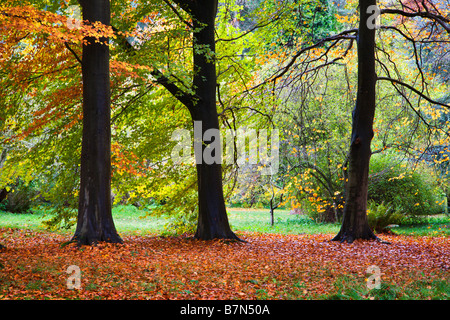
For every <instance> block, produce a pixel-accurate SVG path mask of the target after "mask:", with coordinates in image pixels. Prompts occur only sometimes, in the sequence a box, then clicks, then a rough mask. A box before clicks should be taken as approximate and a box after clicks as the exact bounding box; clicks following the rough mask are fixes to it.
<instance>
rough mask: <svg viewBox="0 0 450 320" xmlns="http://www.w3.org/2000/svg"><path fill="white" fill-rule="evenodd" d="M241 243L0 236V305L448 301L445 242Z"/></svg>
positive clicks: (254, 238) (250, 236)
mask: <svg viewBox="0 0 450 320" xmlns="http://www.w3.org/2000/svg"><path fill="white" fill-rule="evenodd" d="M237 234H238V236H240V237H241V238H242V239H244V240H246V241H247V242H229V241H220V240H217V241H199V240H194V239H192V238H191V237H161V236H158V235H156V234H145V235H133V234H131V233H128V234H126V235H124V236H123V240H124V244H122V245H112V244H99V245H97V246H94V247H81V248H78V247H76V246H75V245H73V244H69V245H66V246H61V244H62V243H64V241H67V240H68V239H67V234H61V233H51V232H48V231H42V230H30V229H22V228H13V227H0V243H1V244H3V245H5V246H6V249H2V250H1V251H0V299H189V300H191V299H277V300H278V299H371V300H372V299H450V241H449V240H450V238H449V237H448V236H445V235H444V236H434V237H430V236H408V235H386V236H383V239H384V240H387V241H389V242H391V244H383V243H379V242H373V241H371V242H367V241H356V242H354V243H352V244H342V243H338V242H330V241H329V240H330V238H331V236H332V234H330V233H328V234H327V233H320V234H280V233H261V232H249V231H239V232H237ZM71 265H76V266H78V268H79V270H80V271H81V274H80V280H81V284H80V285H81V286H80V288H79V289H69V288H68V285H69V286H70V285H73V284H76V282H74V277H75V273H67V269H68V267H69V266H71ZM370 266H375V267H372V269H370V268H369V267H370ZM377 283H379V284H380V287H379V288H373V289H369V287H368V284H369V286H370V285H376V284H377Z"/></svg>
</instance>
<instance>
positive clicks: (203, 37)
mask: <svg viewBox="0 0 450 320" xmlns="http://www.w3.org/2000/svg"><path fill="white" fill-rule="evenodd" d="M178 2H183V1H178ZM186 3H187V4H189V5H188V6H186ZM186 3H185V4H184V6H183V8H186V9H187V10H189V11H190V14H191V15H192V20H193V30H194V31H193V41H194V43H193V45H194V79H193V86H194V90H195V97H196V101H194V103H193V105H192V107H191V108H190V112H191V115H192V119H193V120H194V121H201V122H202V137H203V134H204V132H205V131H206V130H208V129H217V130H218V129H219V118H218V114H217V109H216V83H217V75H216V65H215V56H214V54H215V34H214V24H215V17H216V13H217V4H218V1H217V0H201V1H200V0H198V1H186ZM207 143H208V142H203V143H202V148H201V150H202V155H203V150H204V149H205V148H206V144H207ZM197 183H198V210H199V214H198V224H197V231H196V233H195V237H196V238H198V239H202V240H209V239H236V240H238V239H239V238H238V237H237V236H236V235H235V234H234V233H233V232H232V231H231V228H230V225H229V222H228V216H227V211H226V207H225V199H224V196H223V186H222V165H221V164H220V163H213V164H207V163H205V161H204V160H203V161H201V163H200V164H197Z"/></svg>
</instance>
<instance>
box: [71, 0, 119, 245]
mask: <svg viewBox="0 0 450 320" xmlns="http://www.w3.org/2000/svg"><path fill="white" fill-rule="evenodd" d="M80 4H81V7H82V14H83V19H84V20H87V21H88V22H89V23H95V22H101V23H102V24H103V25H106V26H108V25H109V24H110V3H109V0H95V1H88V0H86V1H83V0H80ZM81 63H82V73H83V136H82V149H81V179H80V193H79V208H78V221H77V228H76V230H75V234H74V236H73V240H74V241H76V242H77V243H78V244H80V245H85V244H87V245H90V244H95V243H97V242H99V241H107V242H113V243H115V242H122V239H121V238H120V236H119V235H118V233H117V231H116V228H115V226H114V221H113V218H112V212H111V126H110V114H111V100H110V99H111V98H110V76H109V46H108V39H107V38H105V37H101V38H100V39H96V38H94V37H87V38H85V41H84V44H83V55H82V60H81Z"/></svg>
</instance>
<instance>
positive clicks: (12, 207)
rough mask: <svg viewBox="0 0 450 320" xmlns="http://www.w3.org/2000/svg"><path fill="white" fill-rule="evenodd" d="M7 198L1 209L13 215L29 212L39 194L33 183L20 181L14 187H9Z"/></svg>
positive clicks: (0, 204) (7, 188) (1, 204)
mask: <svg viewBox="0 0 450 320" xmlns="http://www.w3.org/2000/svg"><path fill="white" fill-rule="evenodd" d="M5 189H6V191H8V194H7V197H6V199H5V200H3V201H2V202H1V203H0V206H1V207H0V208H2V209H3V210H5V211H8V212H12V213H26V212H29V211H30V209H31V206H32V205H33V202H34V200H35V199H36V197H37V195H38V193H37V190H36V188H35V183H33V181H30V182H28V183H27V182H24V181H22V180H20V179H18V180H17V182H16V183H15V184H14V185H10V186H7V187H6V188H5Z"/></svg>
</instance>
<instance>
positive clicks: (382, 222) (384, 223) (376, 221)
mask: <svg viewBox="0 0 450 320" xmlns="http://www.w3.org/2000/svg"><path fill="white" fill-rule="evenodd" d="M404 218H405V216H404V214H403V213H402V212H400V211H399V210H398V209H394V206H393V205H391V204H390V203H387V204H385V203H384V202H381V203H380V204H377V203H375V202H373V201H370V202H369V203H368V206H367V219H368V222H369V226H370V228H371V229H372V230H373V231H375V232H378V233H386V232H389V231H390V228H389V226H390V225H399V224H401V223H402V222H403V221H404Z"/></svg>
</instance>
